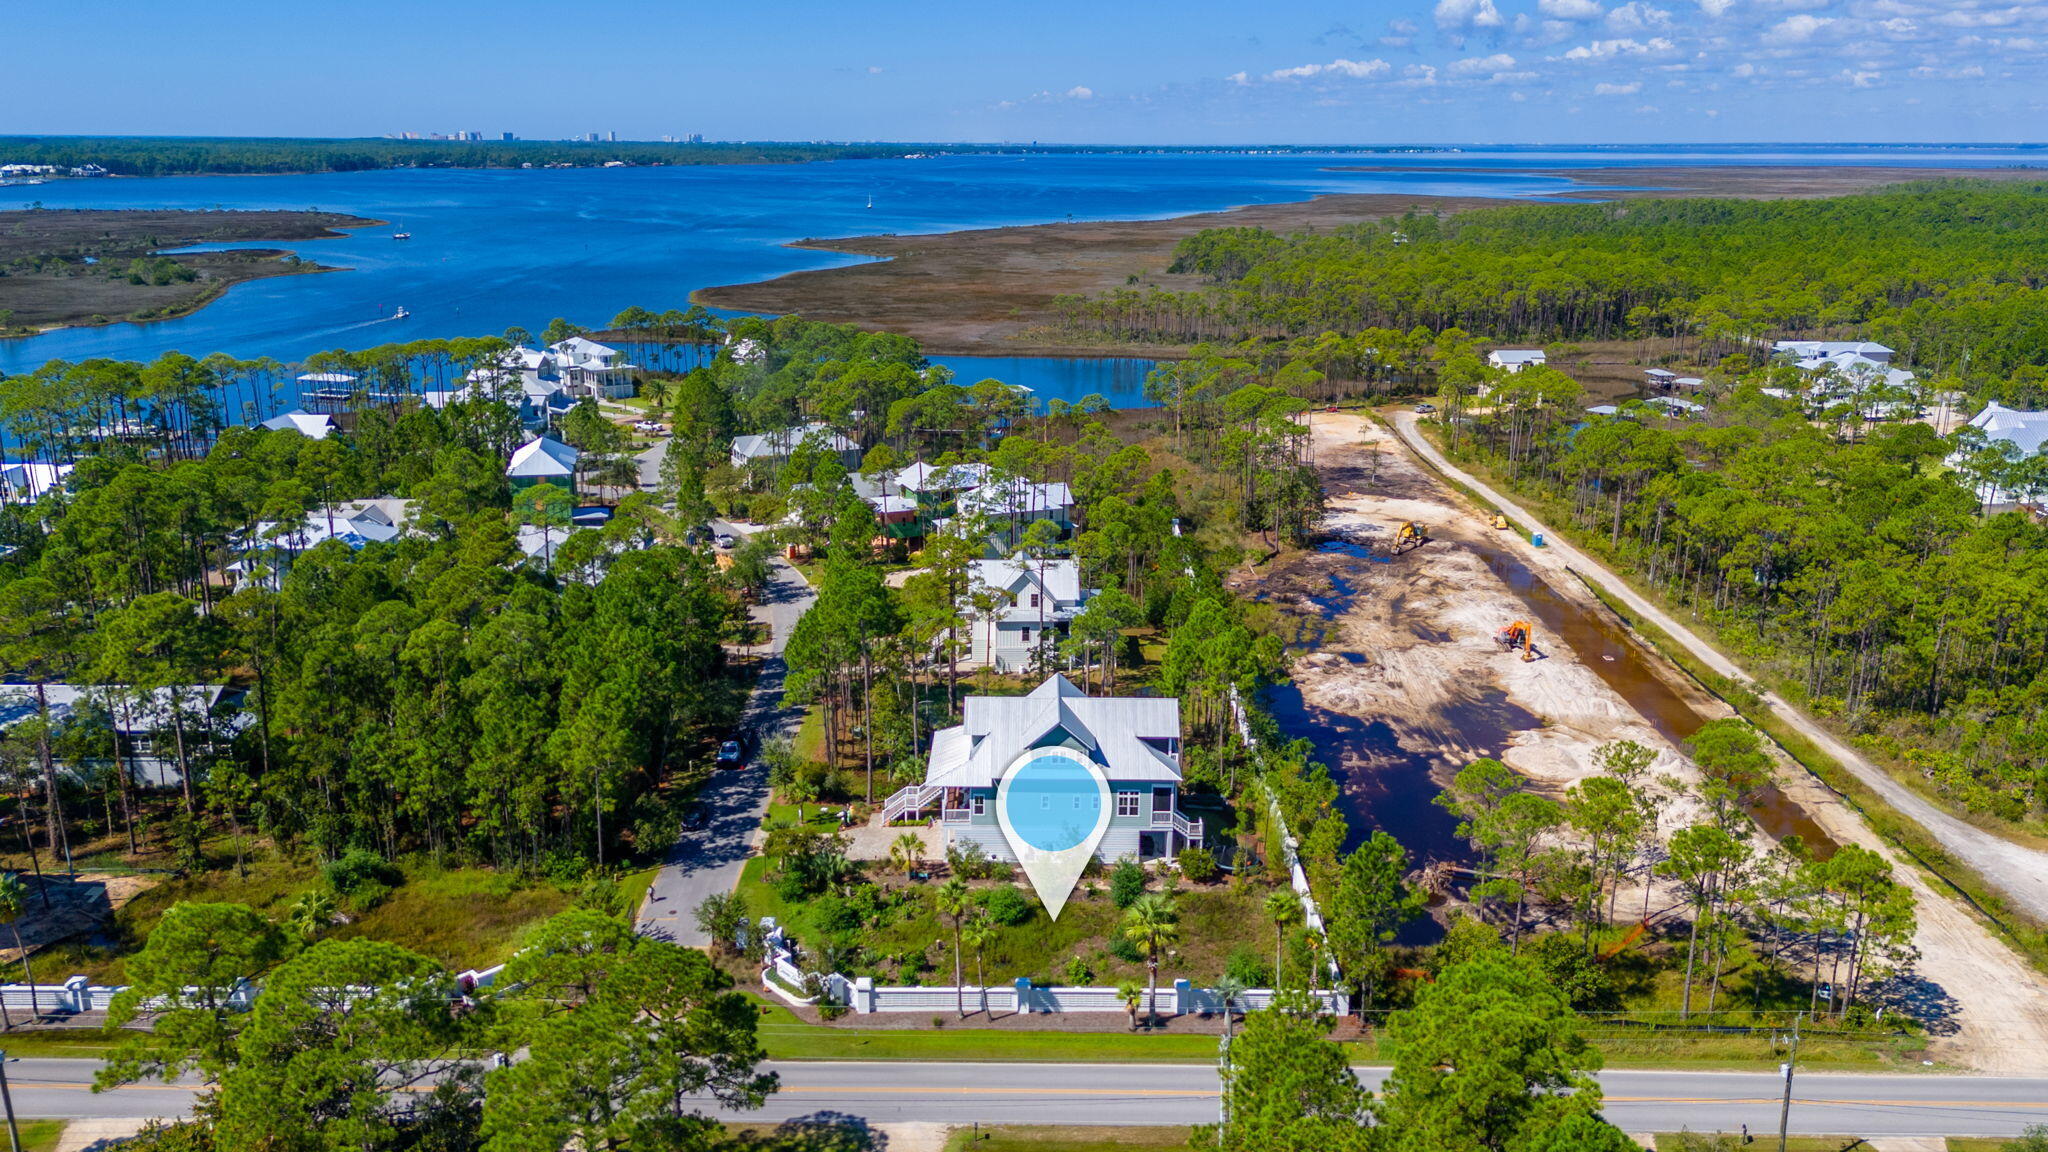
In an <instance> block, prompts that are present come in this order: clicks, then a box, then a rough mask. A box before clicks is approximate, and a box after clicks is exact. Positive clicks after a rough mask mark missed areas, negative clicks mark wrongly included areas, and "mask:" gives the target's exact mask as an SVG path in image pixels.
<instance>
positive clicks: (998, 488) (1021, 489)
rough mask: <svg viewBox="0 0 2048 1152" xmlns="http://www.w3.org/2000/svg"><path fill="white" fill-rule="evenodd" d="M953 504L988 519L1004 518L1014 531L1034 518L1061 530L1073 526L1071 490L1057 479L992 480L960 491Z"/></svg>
mask: <svg viewBox="0 0 2048 1152" xmlns="http://www.w3.org/2000/svg"><path fill="white" fill-rule="evenodd" d="M956 505H957V506H958V508H959V510H960V511H961V512H962V513H974V512H979V513H980V514H982V515H983V516H986V517H988V518H989V519H990V520H992V521H999V522H1002V521H1007V522H1008V523H1009V524H1010V525H1011V526H1012V527H1013V528H1015V529H1018V530H1021V529H1022V528H1023V527H1024V526H1025V525H1027V524H1029V523H1031V522H1032V521H1034V520H1050V521H1052V522H1053V523H1055V524H1058V525H1059V526H1060V528H1061V529H1062V530H1063V531H1064V530H1066V529H1069V528H1072V527H1073V526H1074V493H1073V490H1072V489H1070V488H1068V487H1067V486H1066V485H1065V484H1063V483H1061V482H1060V481H1057V480H1054V481H1052V482H1051V483H1047V484H1040V483H1037V482H1034V481H1031V480H1023V479H1017V478H1014V477H1012V478H1008V479H1002V480H995V481H992V482H990V483H987V484H983V485H981V486H980V487H978V488H975V489H973V490H971V491H967V492H962V493H961V494H960V495H959V497H958V499H957V500H956ZM998 526H1000V525H998Z"/></svg>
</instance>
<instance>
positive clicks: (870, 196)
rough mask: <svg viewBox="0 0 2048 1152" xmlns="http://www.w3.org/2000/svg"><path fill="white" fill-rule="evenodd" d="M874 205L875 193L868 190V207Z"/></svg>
mask: <svg viewBox="0 0 2048 1152" xmlns="http://www.w3.org/2000/svg"><path fill="white" fill-rule="evenodd" d="M874 206H875V194H874V193H873V192H870V193H868V207H870V208H873V207H874Z"/></svg>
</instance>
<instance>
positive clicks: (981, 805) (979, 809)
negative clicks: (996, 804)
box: [969, 792, 988, 816]
mask: <svg viewBox="0 0 2048 1152" xmlns="http://www.w3.org/2000/svg"><path fill="white" fill-rule="evenodd" d="M969 803H970V804H972V805H973V807H974V814H975V815H976V816H983V815H986V814H987V813H988V797H987V796H985V795H983V794H981V793H979V792H977V793H975V794H974V799H973V800H971V801H969Z"/></svg>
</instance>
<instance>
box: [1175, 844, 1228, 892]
mask: <svg viewBox="0 0 2048 1152" xmlns="http://www.w3.org/2000/svg"><path fill="white" fill-rule="evenodd" d="M1177 859H1178V860H1179V861H1180V874H1181V875H1183V876H1185V877H1187V878H1188V879H1189V880H1190V881H1191V882H1193V883H1196V884H1207V883H1209V882H1210V881H1212V880H1214V879H1216V877H1217V876H1219V875H1221V874H1222V871H1223V870H1222V869H1221V868H1218V867H1217V866H1216V854H1215V853H1214V852H1211V851H1209V850H1208V849H1207V848H1183V849H1181V850H1180V856H1179V857H1178V858H1177Z"/></svg>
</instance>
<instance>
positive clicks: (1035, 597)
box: [1031, 592, 1038, 608]
mask: <svg viewBox="0 0 2048 1152" xmlns="http://www.w3.org/2000/svg"><path fill="white" fill-rule="evenodd" d="M1031 606H1032V607H1033V608H1036V607H1038V593H1036V592H1033V593H1032V594H1031Z"/></svg>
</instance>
